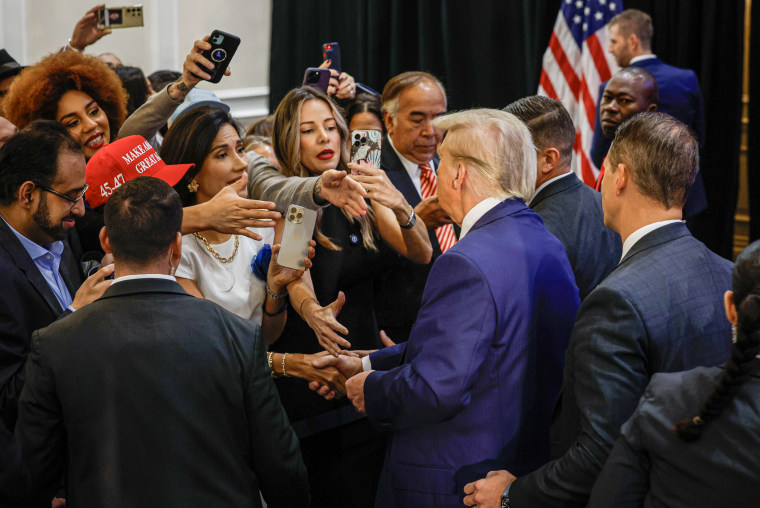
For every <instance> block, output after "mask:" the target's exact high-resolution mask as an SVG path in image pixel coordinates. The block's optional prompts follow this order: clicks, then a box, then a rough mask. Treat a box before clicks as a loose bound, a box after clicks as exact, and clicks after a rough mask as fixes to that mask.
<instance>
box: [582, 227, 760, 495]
mask: <svg viewBox="0 0 760 508" xmlns="http://www.w3.org/2000/svg"><path fill="white" fill-rule="evenodd" d="M724 299H725V302H724V303H725V306H726V317H727V318H728V321H730V322H731V324H732V326H733V327H734V330H735V343H734V345H733V348H732V349H731V357H730V358H729V360H728V362H726V364H725V365H723V366H722V367H699V368H696V369H692V370H689V371H686V372H678V373H667V374H665V373H663V374H655V375H654V376H653V377H652V380H651V382H650V384H649V387H648V388H647V391H646V392H645V393H644V396H643V397H642V399H641V402H640V403H639V407H638V408H637V409H636V411H635V412H634V413H633V415H632V416H631V418H630V419H629V420H628V421H627V422H626V423H625V424H624V425H623V427H622V431H621V435H620V438H619V439H618V441H617V442H616V443H615V446H614V448H613V449H612V453H611V454H610V456H609V458H608V459H607V462H606V464H605V466H604V469H603V470H602V474H601V475H600V476H599V478H598V479H597V481H596V484H595V486H594V491H593V493H592V495H591V501H590V503H589V505H588V506H590V507H615V508H619V507H629V506H630V507H633V506H637V507H638V506H646V507H650V506H651V507H654V506H670V507H684V508H685V507H695V506H710V507H713V506H730V507H732V508H736V507H743V506H746V507H755V506H758V503H759V502H760V501H758V499H760V431H759V430H758V429H760V358H758V352H760V241H756V242H754V243H752V244H751V245H750V246H749V247H747V248H746V249H744V251H743V252H742V253H741V254H740V255H739V257H738V258H737V260H736V265H735V266H734V270H733V280H732V291H726V294H725V297H724Z"/></svg>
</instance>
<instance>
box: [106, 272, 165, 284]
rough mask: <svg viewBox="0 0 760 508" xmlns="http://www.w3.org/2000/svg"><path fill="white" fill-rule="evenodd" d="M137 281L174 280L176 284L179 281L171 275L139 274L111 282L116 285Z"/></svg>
mask: <svg viewBox="0 0 760 508" xmlns="http://www.w3.org/2000/svg"><path fill="white" fill-rule="evenodd" d="M136 279H164V280H173V281H174V282H177V279H175V278H174V277H173V276H171V275H164V274H161V273H138V274H135V275H122V276H121V277H116V278H115V279H114V280H112V281H111V285H114V284H116V283H119V282H124V281H127V280H136Z"/></svg>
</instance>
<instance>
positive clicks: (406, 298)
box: [375, 71, 451, 342]
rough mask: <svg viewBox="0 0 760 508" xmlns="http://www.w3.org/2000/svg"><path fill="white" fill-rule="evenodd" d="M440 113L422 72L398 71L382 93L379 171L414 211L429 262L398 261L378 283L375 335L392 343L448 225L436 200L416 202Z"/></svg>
mask: <svg viewBox="0 0 760 508" xmlns="http://www.w3.org/2000/svg"><path fill="white" fill-rule="evenodd" d="M445 112H446V91H445V90H444V88H443V85H442V84H441V82H440V81H439V80H438V79H437V78H436V77H435V76H433V75H432V74H428V73H427V72H419V71H415V72H404V73H403V74H399V75H398V76H395V77H393V78H391V80H390V81H388V83H387V84H386V85H385V88H384V89H383V116H384V120H385V126H386V129H387V130H388V135H387V136H385V137H384V138H383V143H382V147H383V148H382V154H381V159H380V167H382V169H384V170H385V171H386V172H387V173H388V178H389V179H390V181H391V182H392V183H393V185H394V186H395V187H396V188H397V189H398V190H399V191H401V193H402V194H403V195H404V198H405V199H406V200H407V202H408V203H409V204H410V205H412V206H413V207H414V213H415V214H416V215H417V218H418V219H420V220H422V221H424V222H425V225H426V226H427V228H428V235H429V236H430V243H431V244H432V246H433V259H432V261H431V262H430V263H428V264H427V265H419V264H414V263H411V262H409V261H406V260H402V259H399V261H398V266H397V267H395V268H393V269H391V270H388V271H387V272H386V273H385V274H384V275H383V277H381V279H380V280H379V281H378V284H377V289H376V291H375V293H376V296H375V314H376V316H377V321H378V325H379V327H380V329H381V330H385V331H386V333H387V334H388V335H389V336H390V337H392V338H393V339H394V340H396V341H399V342H401V341H404V340H406V339H407V338H408V337H409V333H410V332H411V329H412V325H413V324H414V320H415V319H416V317H417V312H418V311H419V308H420V302H421V300H422V291H423V289H424V288H425V281H427V277H428V273H429V272H430V268H431V267H432V266H433V263H434V262H435V260H436V259H437V258H438V256H440V255H441V246H440V244H439V243H438V238H437V237H436V229H437V228H439V227H441V226H444V225H447V224H451V218H449V217H448V215H446V213H445V212H444V211H443V210H442V209H441V206H440V205H439V203H438V196H435V195H434V196H430V197H427V198H424V199H423V198H422V191H421V169H420V167H419V166H420V165H421V164H427V165H429V166H430V168H431V169H432V170H433V171H435V170H436V169H437V167H438V157H437V156H436V153H435V152H436V148H437V147H438V144H439V143H440V141H441V133H440V131H436V130H435V129H434V128H433V127H432V124H431V122H432V120H433V118H435V117H436V116H438V115H440V114H442V113H445Z"/></svg>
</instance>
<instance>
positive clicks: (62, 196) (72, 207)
mask: <svg viewBox="0 0 760 508" xmlns="http://www.w3.org/2000/svg"><path fill="white" fill-rule="evenodd" d="M34 185H36V186H37V187H39V188H40V189H42V190H44V191H45V192H49V193H50V194H55V195H56V196H58V197H59V198H63V199H65V200H66V201H68V202H70V203H71V208H69V212H71V211H72V210H73V209H74V207H75V206H77V203H79V202H80V201H81V200H82V198H84V193H85V192H87V189H89V188H90V186H89V185H87V184H84V187H83V188H82V192H80V193H79V195H78V196H77V197H75V198H70V197H69V196H67V195H66V194H61V193H60V192H58V191H55V190H53V189H51V188H49V187H45V186H44V185H40V184H38V183H37V182H34Z"/></svg>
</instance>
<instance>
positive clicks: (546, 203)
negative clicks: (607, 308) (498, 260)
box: [530, 173, 623, 300]
mask: <svg viewBox="0 0 760 508" xmlns="http://www.w3.org/2000/svg"><path fill="white" fill-rule="evenodd" d="M530 207H531V208H532V209H533V210H535V211H536V213H538V215H540V216H541V218H542V219H543V220H544V225H545V226H546V229H548V230H549V232H550V233H552V234H553V235H554V236H556V237H557V238H558V239H559V241H560V242H562V245H563V246H564V247H565V252H567V258H568V259H569V260H570V266H571V267H572V268H573V275H575V283H576V284H577V285H578V291H579V292H580V297H581V300H583V299H584V298H586V295H588V294H589V293H590V292H591V290H592V289H594V288H595V287H596V286H597V285H598V284H599V283H600V282H601V281H602V280H603V279H604V278H605V277H606V276H607V275H608V274H609V273H610V272H611V271H612V270H614V269H615V267H616V266H617V264H618V262H619V261H620V256H621V251H622V250H623V244H622V242H621V241H620V235H619V234H617V233H615V232H614V231H612V230H611V229H608V228H607V227H605V225H604V213H603V212H602V195H601V194H600V193H598V192H597V191H595V190H594V189H592V188H591V187H589V186H588V185H586V184H584V183H583V182H581V181H580V179H579V178H578V177H577V176H575V174H572V173H571V174H570V175H569V176H566V177H564V178H560V179H559V180H555V181H554V182H552V183H550V184H549V185H547V186H546V187H544V188H543V189H541V192H539V193H538V194H536V195H535V196H534V197H533V199H532V200H531V202H530Z"/></svg>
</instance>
